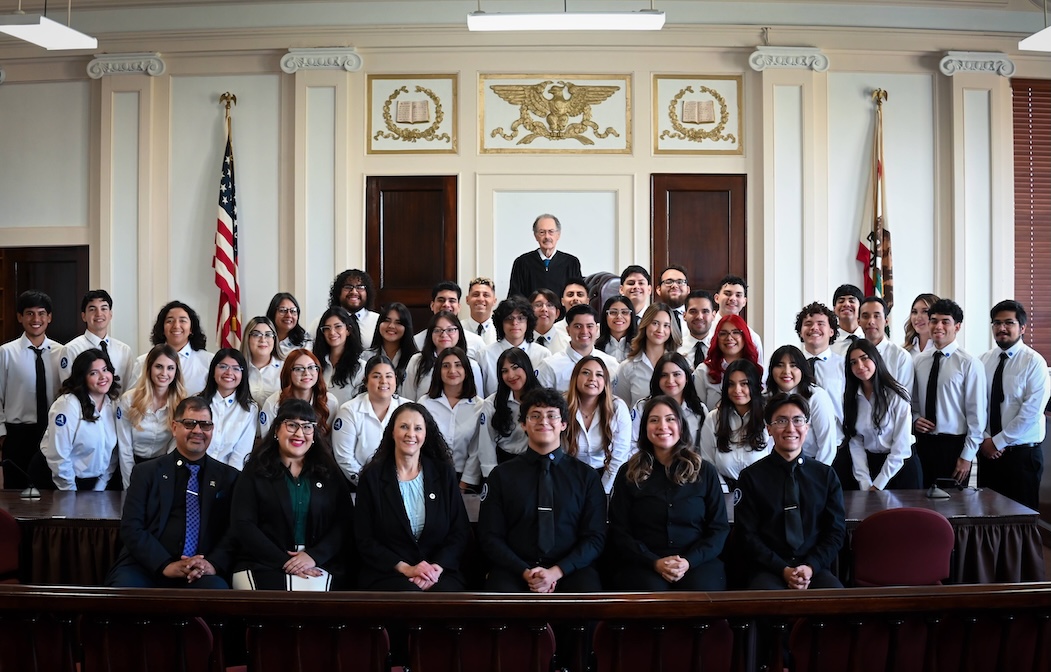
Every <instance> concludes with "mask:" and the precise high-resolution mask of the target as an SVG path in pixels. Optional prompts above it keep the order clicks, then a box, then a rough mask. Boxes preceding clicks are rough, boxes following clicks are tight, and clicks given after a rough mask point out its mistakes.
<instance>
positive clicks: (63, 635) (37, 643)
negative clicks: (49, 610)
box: [0, 616, 76, 672]
mask: <svg viewBox="0 0 1051 672" xmlns="http://www.w3.org/2000/svg"><path fill="white" fill-rule="evenodd" d="M73 648H74V637H73V626H72V623H68V624H62V623H59V622H58V621H56V620H55V619H53V618H49V617H46V616H44V617H31V616H26V617H17V616H16V617H12V618H2V619H0V670H18V671H19V672H52V671H54V672H74V670H75V669H76V667H75V665H74V661H73Z"/></svg>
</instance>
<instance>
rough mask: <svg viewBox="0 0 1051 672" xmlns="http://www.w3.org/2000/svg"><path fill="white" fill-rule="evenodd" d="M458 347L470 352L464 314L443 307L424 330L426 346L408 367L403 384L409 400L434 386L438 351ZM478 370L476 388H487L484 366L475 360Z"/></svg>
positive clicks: (475, 368) (475, 376)
mask: <svg viewBox="0 0 1051 672" xmlns="http://www.w3.org/2000/svg"><path fill="white" fill-rule="evenodd" d="M452 347H457V348H460V349H461V350H463V351H464V352H467V351H468V350H467V337H466V336H464V331H463V326H462V325H461V324H460V318H459V317H457V316H456V315H455V314H454V313H450V312H449V311H447V310H440V311H438V312H437V313H435V314H434V315H433V316H431V320H430V322H428V323H427V329H426V330H425V331H424V338H423V349H421V350H420V352H418V353H416V354H415V355H413V356H412V359H410V360H409V365H408V366H407V367H406V369H405V382H404V383H403V384H402V387H401V389H402V396H403V397H405V398H406V399H408V400H409V401H416V400H418V399H420V398H421V397H423V396H424V395H425V394H427V390H429V389H431V377H432V375H433V374H434V366H435V364H436V363H437V361H438V353H439V352H441V351H442V350H444V349H446V348H452ZM471 369H472V371H473V372H474V384H475V389H478V390H481V389H485V388H484V386H483V384H482V374H481V370H480V369H479V368H478V363H477V362H475V361H474V360H472V361H471Z"/></svg>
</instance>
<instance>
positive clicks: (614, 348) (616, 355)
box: [603, 336, 631, 364]
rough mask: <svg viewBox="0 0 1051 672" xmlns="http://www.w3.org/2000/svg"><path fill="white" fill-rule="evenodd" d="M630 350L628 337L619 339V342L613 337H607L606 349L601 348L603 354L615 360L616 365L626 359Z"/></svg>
mask: <svg viewBox="0 0 1051 672" xmlns="http://www.w3.org/2000/svg"><path fill="white" fill-rule="evenodd" d="M630 349H631V341H629V340H628V337H627V336H625V337H624V338H622V339H620V340H619V341H618V340H617V339H616V338H614V337H613V336H610V337H609V342H608V343H606V347H605V348H603V352H605V353H606V354H607V355H609V356H610V357H612V358H613V359H615V360H617V363H618V364H619V363H620V362H623V361H624V360H625V359H627V358H628V351H629V350H630Z"/></svg>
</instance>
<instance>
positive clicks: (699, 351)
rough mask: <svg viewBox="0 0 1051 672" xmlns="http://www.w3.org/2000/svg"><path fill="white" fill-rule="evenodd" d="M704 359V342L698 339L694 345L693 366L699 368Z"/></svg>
mask: <svg viewBox="0 0 1051 672" xmlns="http://www.w3.org/2000/svg"><path fill="white" fill-rule="evenodd" d="M703 361H704V343H703V342H701V341H697V345H695V346H693V368H695V369H696V368H697V367H698V366H700V365H701V362H703Z"/></svg>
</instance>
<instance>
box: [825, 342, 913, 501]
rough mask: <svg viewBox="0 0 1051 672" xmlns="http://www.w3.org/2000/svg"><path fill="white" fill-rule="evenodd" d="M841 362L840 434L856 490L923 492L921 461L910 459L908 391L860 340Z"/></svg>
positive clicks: (877, 353)
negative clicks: (847, 447) (847, 445)
mask: <svg viewBox="0 0 1051 672" xmlns="http://www.w3.org/2000/svg"><path fill="white" fill-rule="evenodd" d="M846 360H847V363H846V368H847V370H846V377H847V383H846V388H845V389H844V392H843V430H844V433H845V434H846V437H847V439H848V440H849V441H850V460H851V463H852V464H853V471H854V479H855V480H856V481H857V482H858V488H859V489H861V490H910V489H918V488H922V487H923V474H922V473H921V467H920V461H919V460H918V459H913V456H912V409H911V406H910V400H909V393H908V391H906V390H905V388H903V387H902V386H901V384H900V383H898V381H897V380H895V379H894V376H892V375H891V373H890V370H888V369H887V365H886V364H885V363H884V361H883V358H882V357H881V356H880V354H879V350H877V349H876V346H874V345H872V344H871V343H869V342H868V341H866V340H865V339H858V340H857V341H854V342H853V343H851V344H850V348H848V349H847V352H846ZM844 487H846V486H844Z"/></svg>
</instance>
